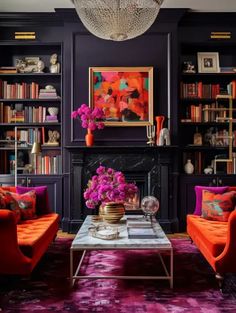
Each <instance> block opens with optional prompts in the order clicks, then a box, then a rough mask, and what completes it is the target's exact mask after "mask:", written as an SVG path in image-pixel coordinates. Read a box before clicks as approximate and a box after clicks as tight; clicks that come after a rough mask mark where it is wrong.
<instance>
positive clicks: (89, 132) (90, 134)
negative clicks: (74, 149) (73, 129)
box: [85, 128, 94, 147]
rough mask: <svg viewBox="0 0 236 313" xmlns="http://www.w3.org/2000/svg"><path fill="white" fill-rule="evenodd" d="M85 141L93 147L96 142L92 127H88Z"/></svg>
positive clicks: (88, 145)
mask: <svg viewBox="0 0 236 313" xmlns="http://www.w3.org/2000/svg"><path fill="white" fill-rule="evenodd" d="M85 143H86V146H87V147H91V146H93V144H94V135H93V132H92V130H91V129H89V128H88V129H87V134H86V135H85Z"/></svg>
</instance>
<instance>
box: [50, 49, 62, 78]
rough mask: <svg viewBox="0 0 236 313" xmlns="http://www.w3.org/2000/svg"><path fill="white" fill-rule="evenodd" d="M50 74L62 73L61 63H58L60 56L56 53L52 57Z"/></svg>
mask: <svg viewBox="0 0 236 313" xmlns="http://www.w3.org/2000/svg"><path fill="white" fill-rule="evenodd" d="M50 64H51V65H50V67H49V70H50V73H55V74H58V73H60V63H59V62H58V56H57V54H56V53H53V54H52V55H51V57H50Z"/></svg>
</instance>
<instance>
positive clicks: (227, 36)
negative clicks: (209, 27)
mask: <svg viewBox="0 0 236 313" xmlns="http://www.w3.org/2000/svg"><path fill="white" fill-rule="evenodd" d="M231 35H232V34H231V32H225V31H223V32H211V35H210V38H211V39H231Z"/></svg>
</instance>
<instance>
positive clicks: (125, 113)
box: [89, 67, 153, 127]
mask: <svg viewBox="0 0 236 313" xmlns="http://www.w3.org/2000/svg"><path fill="white" fill-rule="evenodd" d="M89 86H90V88H89V100H90V101H89V106H90V107H91V108H95V107H99V108H102V109H103V111H104V113H105V121H104V123H105V125H106V126H121V127H122V126H147V125H152V124H153V67H90V68H89Z"/></svg>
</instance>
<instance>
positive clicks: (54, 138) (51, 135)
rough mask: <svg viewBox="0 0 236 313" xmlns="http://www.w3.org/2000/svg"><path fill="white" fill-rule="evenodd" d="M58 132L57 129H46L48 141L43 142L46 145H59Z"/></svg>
mask: <svg viewBox="0 0 236 313" xmlns="http://www.w3.org/2000/svg"><path fill="white" fill-rule="evenodd" d="M59 138H60V133H59V132H58V131H57V130H49V131H48V142H46V143H45V145H46V146H59V141H58V140H59Z"/></svg>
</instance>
